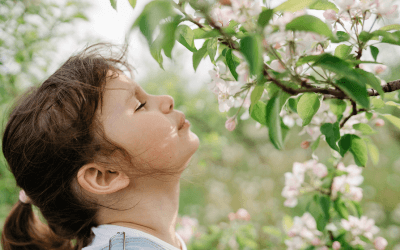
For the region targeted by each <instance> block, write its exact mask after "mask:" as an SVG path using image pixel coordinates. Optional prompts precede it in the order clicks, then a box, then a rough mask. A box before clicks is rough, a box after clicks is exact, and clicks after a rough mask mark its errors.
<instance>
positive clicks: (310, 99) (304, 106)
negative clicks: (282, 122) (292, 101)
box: [297, 93, 321, 127]
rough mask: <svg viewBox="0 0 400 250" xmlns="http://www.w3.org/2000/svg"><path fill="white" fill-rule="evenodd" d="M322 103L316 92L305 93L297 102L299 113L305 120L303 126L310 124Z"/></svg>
mask: <svg viewBox="0 0 400 250" xmlns="http://www.w3.org/2000/svg"><path fill="white" fill-rule="evenodd" d="M320 105H321V103H320V100H319V97H318V95H317V94H315V93H305V94H304V95H303V96H302V97H301V98H300V100H299V103H298V104H297V113H298V114H299V116H300V118H301V119H302V120H303V124H302V126H303V127H304V126H306V125H308V124H309V123H310V122H311V120H312V118H313V116H314V115H315V114H316V113H317V111H318V109H319V107H320Z"/></svg>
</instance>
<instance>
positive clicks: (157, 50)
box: [150, 37, 164, 69]
mask: <svg viewBox="0 0 400 250" xmlns="http://www.w3.org/2000/svg"><path fill="white" fill-rule="evenodd" d="M150 53H151V56H152V57H153V58H154V59H155V60H156V61H157V62H158V64H159V66H160V68H162V69H164V67H163V57H162V55H161V37H157V38H156V40H155V41H154V42H153V43H152V44H150Z"/></svg>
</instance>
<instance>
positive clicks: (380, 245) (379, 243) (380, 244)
mask: <svg viewBox="0 0 400 250" xmlns="http://www.w3.org/2000/svg"><path fill="white" fill-rule="evenodd" d="M387 244H388V242H387V240H386V239H385V238H383V237H377V238H376V239H375V240H374V246H375V248H376V249H377V250H384V249H385V248H386V246H387Z"/></svg>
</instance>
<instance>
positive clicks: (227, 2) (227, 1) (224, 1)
mask: <svg viewBox="0 0 400 250" xmlns="http://www.w3.org/2000/svg"><path fill="white" fill-rule="evenodd" d="M219 3H220V4H221V5H229V6H230V5H232V3H231V0H219Z"/></svg>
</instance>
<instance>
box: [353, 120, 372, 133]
mask: <svg viewBox="0 0 400 250" xmlns="http://www.w3.org/2000/svg"><path fill="white" fill-rule="evenodd" d="M353 128H354V129H355V130H358V131H360V132H361V133H362V134H363V135H372V134H375V133H376V131H375V130H373V129H372V128H371V127H370V126H369V125H368V124H365V123H356V124H353Z"/></svg>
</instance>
